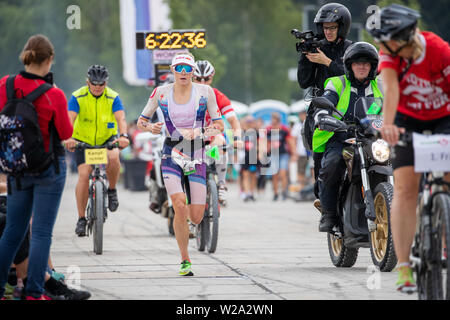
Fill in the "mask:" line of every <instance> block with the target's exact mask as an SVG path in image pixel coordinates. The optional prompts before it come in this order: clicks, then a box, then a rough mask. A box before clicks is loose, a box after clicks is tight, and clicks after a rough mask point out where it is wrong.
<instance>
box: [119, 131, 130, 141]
mask: <svg viewBox="0 0 450 320" xmlns="http://www.w3.org/2000/svg"><path fill="white" fill-rule="evenodd" d="M120 136H121V137H125V138H127V139H128V140H130V137H129V136H128V134H126V133H121V134H120Z"/></svg>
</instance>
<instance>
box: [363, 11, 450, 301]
mask: <svg viewBox="0 0 450 320" xmlns="http://www.w3.org/2000/svg"><path fill="white" fill-rule="evenodd" d="M419 17H420V14H419V13H418V12H416V11H414V10H412V9H409V8H406V7H403V6H400V5H390V6H388V7H385V8H383V9H382V10H381V12H380V19H379V21H378V22H379V25H378V26H372V25H369V21H368V25H367V29H368V31H369V32H370V33H371V35H372V36H373V37H374V39H375V40H376V41H377V42H378V43H379V44H380V47H381V51H380V63H379V66H378V68H379V70H380V71H381V77H382V80H383V88H385V89H384V106H383V112H384V121H383V127H382V128H381V134H382V137H383V139H384V140H386V141H387V142H388V143H389V144H390V145H392V146H395V149H394V150H395V158H394V159H393V161H392V166H393V169H394V181H395V184H394V199H393V202H392V208H391V226H392V235H393V238H394V246H395V252H396V254H397V257H398V262H399V268H398V269H399V278H398V282H397V289H398V290H400V291H402V292H409V293H410V292H413V291H415V290H416V285H415V281H414V278H413V276H412V270H411V267H410V265H409V255H410V250H411V245H412V242H413V239H414V234H415V229H416V204H417V196H418V190H419V183H420V177H421V175H420V173H416V172H414V150H413V146H412V145H409V146H407V147H399V146H396V144H397V142H398V140H399V134H400V133H402V132H405V131H413V132H420V133H422V132H423V131H424V130H431V131H432V132H433V133H445V134H449V133H450V98H449V96H450V47H449V44H448V43H447V42H445V41H444V40H442V39H441V38H440V37H438V36H437V35H435V34H434V33H431V32H425V31H423V32H422V31H419V30H418V29H417V21H418V19H419ZM449 178H450V176H449V174H447V175H446V180H447V181H450V179H449Z"/></svg>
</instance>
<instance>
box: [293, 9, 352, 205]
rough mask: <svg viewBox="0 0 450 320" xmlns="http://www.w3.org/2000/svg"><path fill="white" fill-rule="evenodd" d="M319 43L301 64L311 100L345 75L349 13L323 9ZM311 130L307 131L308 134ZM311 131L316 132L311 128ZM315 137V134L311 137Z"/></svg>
mask: <svg viewBox="0 0 450 320" xmlns="http://www.w3.org/2000/svg"><path fill="white" fill-rule="evenodd" d="M314 23H315V25H316V31H317V34H318V37H319V38H323V39H322V40H321V41H320V42H321V45H320V48H318V49H317V51H318V52H317V53H311V52H302V53H301V54H300V57H299V61H298V70H297V78H298V84H299V85H300V87H301V88H302V89H307V88H311V89H310V90H311V91H310V94H311V95H312V97H318V96H321V95H322V94H323V92H324V83H325V80H326V79H328V78H330V77H334V76H340V75H343V74H344V64H343V61H342V57H343V56H344V52H345V50H346V49H347V48H348V47H349V46H350V45H351V44H352V41H350V40H348V39H346V37H347V36H348V33H349V31H350V26H351V23H352V16H351V14H350V11H349V10H348V9H347V8H346V7H345V6H344V5H342V4H340V3H328V4H325V5H324V6H322V7H321V8H320V9H319V11H318V12H317V15H316V17H315V18H314ZM307 128H308V127H305V130H307ZM309 128H310V129H311V130H314V129H313V128H311V127H309ZM309 136H312V132H310V133H309ZM313 159H314V179H315V183H314V193H315V195H316V197H318V183H317V180H318V175H319V170H320V163H321V160H322V153H317V154H316V153H314V154H313ZM314 206H315V207H316V208H318V209H319V210H320V202H319V200H317V199H316V201H315V202H314Z"/></svg>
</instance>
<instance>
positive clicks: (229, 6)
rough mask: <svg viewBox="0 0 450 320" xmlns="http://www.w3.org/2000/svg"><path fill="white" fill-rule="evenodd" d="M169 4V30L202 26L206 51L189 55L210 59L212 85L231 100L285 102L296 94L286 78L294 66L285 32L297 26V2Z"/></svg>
mask: <svg viewBox="0 0 450 320" xmlns="http://www.w3.org/2000/svg"><path fill="white" fill-rule="evenodd" d="M168 2H169V4H170V9H171V19H172V21H173V27H174V28H204V29H206V32H207V39H208V47H207V49H199V50H194V52H193V54H194V55H195V56H196V59H208V60H210V61H211V63H213V65H214V67H215V68H216V72H217V76H216V77H215V79H214V83H213V85H214V86H216V87H218V88H220V89H221V90H223V91H224V92H225V93H226V94H227V95H228V96H229V97H230V98H231V99H235V100H239V101H243V102H246V103H251V102H254V101H256V100H260V99H279V100H282V101H285V102H287V103H290V101H291V98H292V96H294V95H296V94H298V92H299V87H298V84H297V82H293V81H289V79H288V69H289V68H296V67H297V54H296V51H295V39H294V38H293V37H292V35H291V34H290V30H291V29H292V28H299V27H300V26H301V10H300V9H301V8H300V6H296V5H294V4H293V2H292V1H290V0H279V1H272V0H246V1H239V0H215V1H208V0H169V1H168ZM193 8H196V9H195V10H194V9H193ZM186 12H189V15H187V14H186ZM208 50H209V51H208Z"/></svg>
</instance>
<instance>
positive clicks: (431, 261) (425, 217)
mask: <svg viewBox="0 0 450 320" xmlns="http://www.w3.org/2000/svg"><path fill="white" fill-rule="evenodd" d="M443 201H445V199H442V198H441V195H437V196H435V197H434V199H433V206H432V214H431V221H430V219H429V217H430V215H429V213H427V212H422V214H421V219H422V220H421V224H420V241H421V243H420V256H421V260H422V264H421V266H420V268H419V269H418V274H417V288H418V293H419V299H420V300H441V299H443V286H442V281H443V279H442V235H443V233H442V231H443V230H442V226H443V219H445V218H444V217H445V215H446V214H445V212H444V211H445V207H444V204H445V202H443ZM423 210H426V209H425V208H424V209H423ZM430 222H431V223H430Z"/></svg>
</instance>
